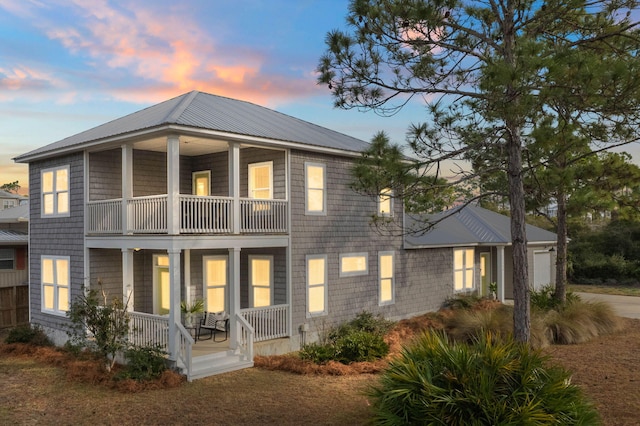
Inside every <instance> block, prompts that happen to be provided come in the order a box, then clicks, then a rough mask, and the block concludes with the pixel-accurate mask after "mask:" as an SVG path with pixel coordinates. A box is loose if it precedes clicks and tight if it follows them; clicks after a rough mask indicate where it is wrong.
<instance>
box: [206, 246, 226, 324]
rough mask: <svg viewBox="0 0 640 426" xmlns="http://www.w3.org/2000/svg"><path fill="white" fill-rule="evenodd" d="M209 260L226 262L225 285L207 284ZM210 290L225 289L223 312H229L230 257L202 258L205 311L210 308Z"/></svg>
mask: <svg viewBox="0 0 640 426" xmlns="http://www.w3.org/2000/svg"><path fill="white" fill-rule="evenodd" d="M208 260H224V261H225V265H226V268H225V284H224V286H221V285H208V283H207V261H208ZM210 288H224V309H223V311H225V312H229V311H228V302H227V300H228V299H229V257H228V256H225V255H217V256H202V295H203V297H202V299H203V300H204V306H205V310H206V307H207V306H209V304H208V300H207V294H208V291H207V290H208V289H210Z"/></svg>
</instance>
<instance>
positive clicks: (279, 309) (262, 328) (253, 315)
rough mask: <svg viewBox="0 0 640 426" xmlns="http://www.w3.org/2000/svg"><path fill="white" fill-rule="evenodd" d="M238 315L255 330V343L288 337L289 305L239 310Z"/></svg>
mask: <svg viewBox="0 0 640 426" xmlns="http://www.w3.org/2000/svg"><path fill="white" fill-rule="evenodd" d="M240 314H241V315H242V316H243V317H244V318H245V319H246V320H247V322H248V323H249V324H250V325H251V327H252V328H253V329H254V330H255V341H256V342H261V341H263V340H270V339H278V338H280V337H287V336H289V326H288V325H289V320H288V318H289V305H275V306H267V307H264V308H249V309H241V310H240Z"/></svg>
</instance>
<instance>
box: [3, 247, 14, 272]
mask: <svg viewBox="0 0 640 426" xmlns="http://www.w3.org/2000/svg"><path fill="white" fill-rule="evenodd" d="M15 259H16V251H15V249H12V248H0V269H16V268H15Z"/></svg>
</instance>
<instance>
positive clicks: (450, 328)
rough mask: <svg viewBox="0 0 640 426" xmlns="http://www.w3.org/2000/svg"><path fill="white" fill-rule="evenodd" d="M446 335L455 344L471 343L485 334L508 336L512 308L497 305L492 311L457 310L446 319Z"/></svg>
mask: <svg viewBox="0 0 640 426" xmlns="http://www.w3.org/2000/svg"><path fill="white" fill-rule="evenodd" d="M445 329H446V330H447V335H448V336H449V337H450V338H451V339H453V340H455V341H457V342H472V341H474V340H476V339H477V338H478V337H479V336H480V335H482V334H484V333H485V332H492V333H494V334H500V335H504V336H506V335H508V334H509V333H511V332H512V330H513V307H511V306H507V305H499V306H497V307H496V308H494V309H485V310H471V309H459V310H457V311H456V314H455V315H452V316H451V317H449V318H447V320H446V324H445Z"/></svg>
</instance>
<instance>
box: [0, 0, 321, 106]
mask: <svg viewBox="0 0 640 426" xmlns="http://www.w3.org/2000/svg"><path fill="white" fill-rule="evenodd" d="M0 7H3V8H5V9H6V10H8V11H9V12H11V13H14V14H16V15H18V16H20V17H23V18H25V19H26V18H28V19H29V20H30V22H32V23H33V25H35V26H37V27H38V28H40V31H42V32H43V33H44V34H46V36H47V37H48V38H50V39H51V40H53V41H55V42H57V43H59V44H60V45H61V46H63V47H64V48H65V49H66V50H67V51H68V52H70V53H71V54H72V55H73V56H75V57H76V58H77V59H81V60H83V61H84V64H85V66H89V67H90V68H91V69H92V70H94V71H95V73H96V74H97V75H96V76H92V77H87V76H86V75H84V76H83V77H86V78H90V80H86V81H85V85H84V87H83V83H82V80H77V79H75V80H73V82H72V77H71V75H67V76H66V79H67V84H63V82H60V81H57V80H55V79H54V78H53V77H52V76H51V75H47V74H46V73H45V72H41V73H40V74H38V73H36V72H35V71H34V70H31V73H27V74H26V76H25V77H24V78H23V79H21V78H19V77H18V71H21V70H17V71H16V70H13V71H12V72H11V73H10V74H9V73H8V72H6V71H4V70H1V69H0V78H2V74H6V75H7V76H6V78H5V80H6V81H3V80H0V87H2V86H6V87H13V86H15V87H24V86H26V85H28V84H31V85H32V86H33V88H34V89H41V90H43V89H46V88H59V89H60V88H62V89H65V90H69V89H70V88H71V87H73V88H74V89H73V90H74V91H76V92H82V91H85V92H87V91H89V92H103V94H106V95H108V96H112V97H114V98H115V99H117V100H121V101H126V102H136V103H148V102H158V101H161V100H164V99H167V98H168V97H172V96H176V95H179V94H182V93H184V92H187V91H190V90H201V91H206V92H211V93H215V94H218V95H221V96H228V97H233V98H239V99H244V100H248V101H251V102H256V103H260V104H263V105H269V106H273V104H274V103H276V104H277V103H278V102H279V101H280V100H284V99H288V100H290V99H291V98H301V97H305V96H309V95H314V94H316V93H317V88H316V87H315V84H313V80H310V79H309V76H308V75H304V74H300V73H298V74H295V75H292V76H286V77H283V76H281V75H276V74H267V72H266V71H265V68H266V66H265V64H266V63H267V61H268V58H267V53H265V52H260V51H256V50H255V49H253V48H250V47H247V46H238V45H235V46H234V45H224V46H222V45H221V44H220V42H219V40H216V38H215V34H216V33H215V32H214V31H207V30H205V29H204V28H202V27H200V26H199V25H198V23H197V20H196V19H195V17H193V16H191V14H192V13H197V11H195V12H192V11H191V9H189V8H185V7H174V6H172V5H171V4H169V3H168V2H154V3H151V2H149V3H146V4H144V5H141V4H138V3H136V4H126V5H125V4H117V5H116V4H114V3H113V2H111V1H107V0H74V1H72V2H69V1H62V0H58V1H53V2H50V3H48V6H45V5H43V4H41V3H39V2H37V1H24V0H22V1H12V0H0ZM47 7H50V8H51V10H48V8H47ZM201 7H209V6H201ZM53 10H55V11H56V13H55V15H54V14H53V13H52V12H51V11H53ZM63 15H64V16H66V19H65V20H62V19H61V18H59V16H63ZM211 26H212V27H215V26H216V23H215V22H212V23H211ZM37 75H40V77H41V78H36V77H37ZM29 77H30V78H29ZM96 80H97V85H91V84H90V82H91V81H96ZM11 85H13V86H11ZM21 85H24V86H21ZM77 96H78V94H77V93H73V94H66V95H65V96H63V97H62V98H61V100H59V102H73V101H74V100H75V99H77V98H76V97H77ZM62 99H64V100H62Z"/></svg>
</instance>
